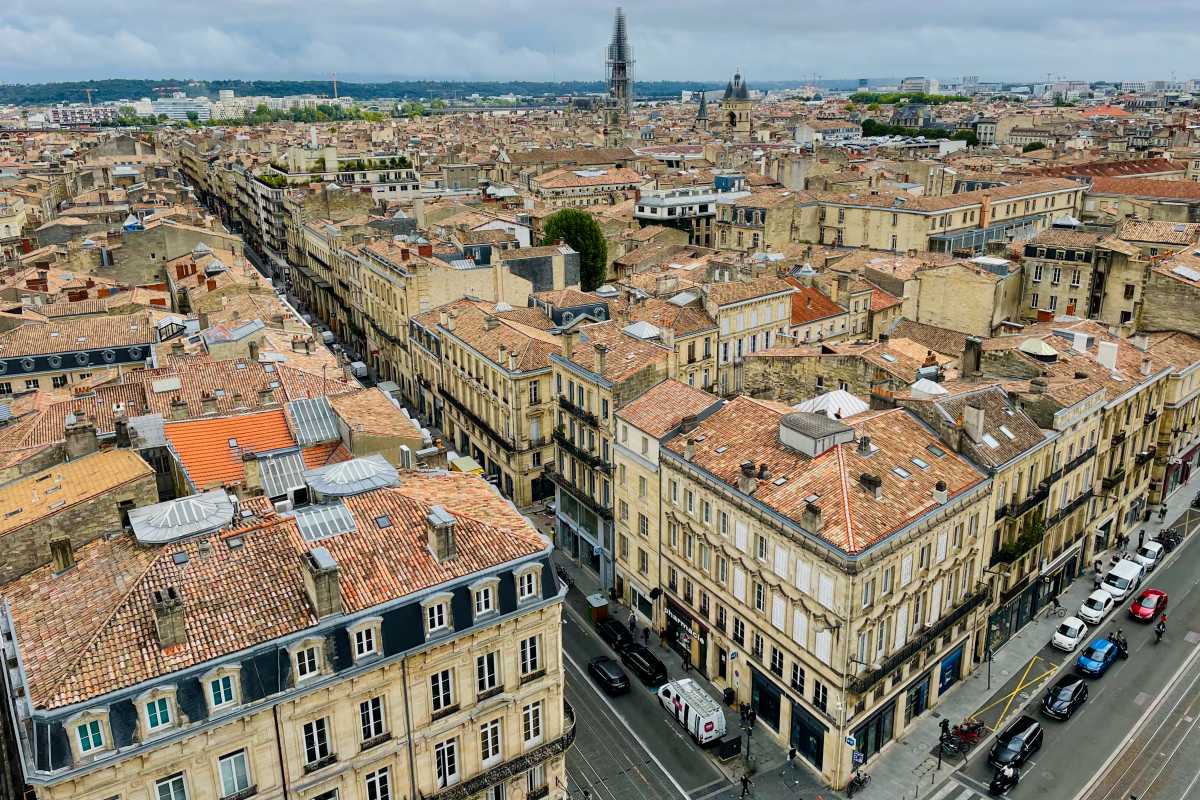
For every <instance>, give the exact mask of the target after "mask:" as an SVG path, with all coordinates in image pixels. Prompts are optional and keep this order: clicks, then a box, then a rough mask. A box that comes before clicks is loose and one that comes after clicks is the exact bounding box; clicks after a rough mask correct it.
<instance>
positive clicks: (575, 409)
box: [558, 394, 600, 428]
mask: <svg viewBox="0 0 1200 800" xmlns="http://www.w3.org/2000/svg"><path fill="white" fill-rule="evenodd" d="M558 405H559V407H560V408H562V409H563V410H564V411H566V412H567V413H569V414H572V415H574V416H575V417H578V418H579V419H581V420H583V421H584V422H586V423H587V424H588V425H591V426H592V427H593V428H599V427H600V421H599V420H598V419H596V415H595V414H593V413H592V412H590V411H588V410H587V409H586V408H583V407H581V406H577V405H575V404H574V403H572V402H571V401H570V400H568V399H567V398H566V397H564V396H563V395H561V394H560V395H559V396H558Z"/></svg>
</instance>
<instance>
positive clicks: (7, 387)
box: [0, 381, 12, 395]
mask: <svg viewBox="0 0 1200 800" xmlns="http://www.w3.org/2000/svg"><path fill="white" fill-rule="evenodd" d="M7 394H12V384H11V383H9V382H8V381H4V382H3V383H0V395H7Z"/></svg>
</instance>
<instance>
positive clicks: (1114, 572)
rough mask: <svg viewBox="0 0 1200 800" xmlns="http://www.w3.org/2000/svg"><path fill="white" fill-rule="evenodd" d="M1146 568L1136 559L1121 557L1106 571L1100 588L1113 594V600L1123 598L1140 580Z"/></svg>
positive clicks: (1131, 591) (1130, 592)
mask: <svg viewBox="0 0 1200 800" xmlns="http://www.w3.org/2000/svg"><path fill="white" fill-rule="evenodd" d="M1145 575H1146V568H1145V567H1143V566H1142V565H1141V564H1139V563H1137V562H1136V561H1131V560H1129V559H1128V558H1123V559H1121V560H1120V561H1118V562H1117V565H1116V566H1115V567H1113V568H1112V569H1110V570H1109V571H1108V574H1107V575H1105V576H1104V581H1103V582H1102V583H1101V584H1100V588H1101V589H1103V590H1104V591H1106V592H1108V593H1109V594H1111V595H1112V596H1113V599H1114V600H1118V601H1120V600H1124V599H1125V598H1126V597H1128V596H1129V595H1130V594H1132V593H1133V590H1134V589H1136V588H1137V587H1138V585H1139V584H1140V583H1141V582H1142V578H1143V577H1145Z"/></svg>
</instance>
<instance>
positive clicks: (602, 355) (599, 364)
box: [595, 342, 608, 375]
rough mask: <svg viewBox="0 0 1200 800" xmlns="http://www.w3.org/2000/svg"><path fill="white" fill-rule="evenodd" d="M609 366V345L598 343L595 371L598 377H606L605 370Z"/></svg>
mask: <svg viewBox="0 0 1200 800" xmlns="http://www.w3.org/2000/svg"><path fill="white" fill-rule="evenodd" d="M607 365H608V345H606V344H604V342H597V343H596V364H595V371H596V374H597V375H604V368H605V367H606V366H607Z"/></svg>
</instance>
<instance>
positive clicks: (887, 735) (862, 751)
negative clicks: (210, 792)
mask: <svg viewBox="0 0 1200 800" xmlns="http://www.w3.org/2000/svg"><path fill="white" fill-rule="evenodd" d="M895 732H896V698H892V699H891V700H889V701H888V702H887V703H886V704H884V706H883V707H882V708H880V709H879V710H878V711H876V712H875V713H874V714H872V715H871V716H870V717H868V718H867V721H866V722H864V723H863V724H862V725H859V726H858V727H857V728H855V729H854V734H853V735H854V749H855V750H856V751H858V753H859V755H860V756H861V758H862V763H864V764H865V763H867V762H868V761H870V760H871V759H872V758H873V757H874V756H875V755H876V754H877V753H879V751H880V750H882V749H883V747H884V745H886V744H887V743H888V742H890V741H891V740H892V736H893V735H894V734H895Z"/></svg>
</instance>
